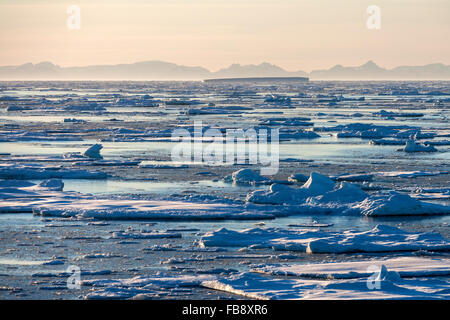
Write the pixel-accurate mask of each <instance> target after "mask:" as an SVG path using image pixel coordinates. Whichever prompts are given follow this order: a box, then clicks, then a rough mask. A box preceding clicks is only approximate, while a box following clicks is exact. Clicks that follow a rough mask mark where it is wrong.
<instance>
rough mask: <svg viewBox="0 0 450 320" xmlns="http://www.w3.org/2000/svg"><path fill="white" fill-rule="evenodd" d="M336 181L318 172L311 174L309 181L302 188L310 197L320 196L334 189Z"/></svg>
mask: <svg viewBox="0 0 450 320" xmlns="http://www.w3.org/2000/svg"><path fill="white" fill-rule="evenodd" d="M334 185H335V183H334V181H333V180H331V179H330V178H329V177H327V176H324V175H322V174H320V173H317V172H311V175H310V176H309V179H308V181H306V183H305V184H304V185H303V186H302V188H303V189H308V192H309V193H310V195H320V194H323V193H325V192H328V191H331V190H333V189H334Z"/></svg>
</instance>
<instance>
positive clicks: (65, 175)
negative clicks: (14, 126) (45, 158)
mask: <svg viewBox="0 0 450 320" xmlns="http://www.w3.org/2000/svg"><path fill="white" fill-rule="evenodd" d="M106 177H107V175H106V173H103V172H96V171H88V170H73V169H63V168H59V167H56V168H55V167H44V166H22V165H0V179H15V180H19V179H20V180H38V179H54V178H56V179H105V178H106Z"/></svg>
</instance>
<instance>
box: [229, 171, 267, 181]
mask: <svg viewBox="0 0 450 320" xmlns="http://www.w3.org/2000/svg"><path fill="white" fill-rule="evenodd" d="M224 181H226V182H233V184H236V185H255V184H267V183H269V182H270V180H269V179H268V178H266V177H263V176H261V175H260V174H258V173H256V172H255V171H253V170H251V169H240V170H238V171H235V172H233V173H232V174H231V175H229V176H227V177H225V178H224Z"/></svg>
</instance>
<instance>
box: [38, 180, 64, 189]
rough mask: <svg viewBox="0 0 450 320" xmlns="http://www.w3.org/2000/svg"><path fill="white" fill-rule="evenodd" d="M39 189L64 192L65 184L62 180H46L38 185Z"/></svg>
mask: <svg viewBox="0 0 450 320" xmlns="http://www.w3.org/2000/svg"><path fill="white" fill-rule="evenodd" d="M38 188H40V189H46V190H53V191H62V190H63V188H64V182H62V180H61V179H49V180H44V181H42V182H41V183H39V184H38Z"/></svg>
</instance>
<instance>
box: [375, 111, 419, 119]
mask: <svg viewBox="0 0 450 320" xmlns="http://www.w3.org/2000/svg"><path fill="white" fill-rule="evenodd" d="M373 115H374V116H376V117H407V118H420V117H423V116H424V114H423V113H414V112H393V111H386V110H381V111H378V112H374V113H373Z"/></svg>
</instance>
